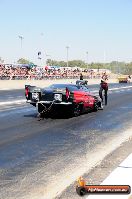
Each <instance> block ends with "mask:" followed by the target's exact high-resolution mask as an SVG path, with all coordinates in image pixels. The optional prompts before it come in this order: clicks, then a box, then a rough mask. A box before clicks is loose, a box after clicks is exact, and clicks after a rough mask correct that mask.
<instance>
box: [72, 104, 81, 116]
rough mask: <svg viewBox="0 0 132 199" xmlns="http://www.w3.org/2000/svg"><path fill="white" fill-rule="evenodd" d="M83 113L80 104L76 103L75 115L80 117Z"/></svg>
mask: <svg viewBox="0 0 132 199" xmlns="http://www.w3.org/2000/svg"><path fill="white" fill-rule="evenodd" d="M80 114H81V106H80V104H75V105H74V107H73V116H75V117H78V116H79V115H80Z"/></svg>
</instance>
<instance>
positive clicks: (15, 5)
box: [0, 0, 132, 64]
mask: <svg viewBox="0 0 132 199" xmlns="http://www.w3.org/2000/svg"><path fill="white" fill-rule="evenodd" d="M19 36H22V37H23V39H22V46H21V39H20V38H19ZM67 46H68V47H69V48H68V60H83V61H85V62H88V63H91V62H111V61H115V60H117V61H125V62H130V61H132V0H0V57H1V58H2V59H4V60H5V62H6V63H15V62H17V60H18V59H19V58H21V57H23V58H26V59H29V60H30V61H33V62H34V63H36V64H45V61H46V59H53V60H58V61H60V60H63V61H66V59H67V48H66V47H67ZM39 51H40V52H41V57H42V59H41V60H38V55H37V54H38V52H39ZM87 52H88V53H87Z"/></svg>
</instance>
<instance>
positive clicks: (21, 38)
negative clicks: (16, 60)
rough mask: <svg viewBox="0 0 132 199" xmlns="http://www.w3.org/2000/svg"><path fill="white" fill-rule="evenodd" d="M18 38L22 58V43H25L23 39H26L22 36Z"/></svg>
mask: <svg viewBox="0 0 132 199" xmlns="http://www.w3.org/2000/svg"><path fill="white" fill-rule="evenodd" d="M18 38H19V39H20V47H21V53H20V54H21V57H22V42H23V39H24V37H23V36H21V35H18Z"/></svg>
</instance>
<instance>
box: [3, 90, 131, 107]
mask: <svg viewBox="0 0 132 199" xmlns="http://www.w3.org/2000/svg"><path fill="white" fill-rule="evenodd" d="M130 88H132V86H126V87H119V88H111V89H109V91H114V90H120V91H125V90H126V89H127V90H128V89H129V90H130ZM98 92H99V91H98V90H94V91H91V93H98ZM18 97H21V96H18ZM24 102H26V99H21V100H14V101H10V102H9V101H7V102H0V106H3V105H10V104H22V103H24Z"/></svg>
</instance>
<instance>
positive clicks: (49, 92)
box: [25, 84, 102, 117]
mask: <svg viewBox="0 0 132 199" xmlns="http://www.w3.org/2000/svg"><path fill="white" fill-rule="evenodd" d="M25 96H26V99H27V102H28V103H30V104H32V105H33V106H37V108H38V113H39V114H40V117H44V116H45V115H46V114H47V113H48V114H52V113H60V112H61V113H64V114H65V113H69V114H71V115H72V116H79V115H80V114H81V113H83V112H88V111H91V110H93V111H97V110H98V109H100V108H102V103H101V100H100V98H99V97H97V96H94V95H93V94H91V93H90V92H89V89H88V88H87V87H86V86H85V85H83V84H53V85H51V86H49V87H46V88H39V87H35V86H30V85H25Z"/></svg>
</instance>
